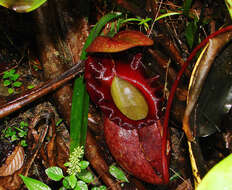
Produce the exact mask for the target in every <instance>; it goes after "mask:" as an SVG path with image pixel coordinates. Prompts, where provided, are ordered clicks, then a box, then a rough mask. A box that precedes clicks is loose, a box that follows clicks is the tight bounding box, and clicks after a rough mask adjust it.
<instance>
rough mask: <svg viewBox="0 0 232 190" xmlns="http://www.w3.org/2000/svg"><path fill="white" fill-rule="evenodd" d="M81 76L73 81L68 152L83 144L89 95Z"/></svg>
mask: <svg viewBox="0 0 232 190" xmlns="http://www.w3.org/2000/svg"><path fill="white" fill-rule="evenodd" d="M83 80H84V79H83V77H80V78H78V79H76V80H75V82H74V89H73V97H72V108H71V119H70V139H71V142H70V152H72V151H73V150H74V148H75V147H77V146H82V145H84V144H85V139H86V132H87V120H88V107H89V97H88V94H87V92H86V89H85V84H84V81H83Z"/></svg>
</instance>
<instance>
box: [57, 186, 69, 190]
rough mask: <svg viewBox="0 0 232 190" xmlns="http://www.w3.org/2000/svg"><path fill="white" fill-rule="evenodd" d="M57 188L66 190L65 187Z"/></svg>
mask: <svg viewBox="0 0 232 190" xmlns="http://www.w3.org/2000/svg"><path fill="white" fill-rule="evenodd" d="M59 190H67V189H66V188H65V187H61V188H59Z"/></svg>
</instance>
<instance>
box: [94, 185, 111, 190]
mask: <svg viewBox="0 0 232 190" xmlns="http://www.w3.org/2000/svg"><path fill="white" fill-rule="evenodd" d="M106 189H107V187H106V186H104V185H101V186H99V187H92V188H91V190H106Z"/></svg>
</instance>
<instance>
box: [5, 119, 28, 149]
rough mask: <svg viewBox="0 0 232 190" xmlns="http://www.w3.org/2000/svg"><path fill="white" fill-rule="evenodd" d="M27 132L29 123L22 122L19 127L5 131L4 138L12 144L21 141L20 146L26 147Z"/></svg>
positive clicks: (8, 128)
mask: <svg viewBox="0 0 232 190" xmlns="http://www.w3.org/2000/svg"><path fill="white" fill-rule="evenodd" d="M27 132H28V123H27V122H25V121H21V122H20V123H19V126H12V127H7V128H6V129H5V130H3V137H4V138H7V139H9V140H10V141H11V142H14V141H16V140H19V141H20V144H21V145H22V146H23V147H26V146H27V143H26V138H27Z"/></svg>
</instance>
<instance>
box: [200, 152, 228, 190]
mask: <svg viewBox="0 0 232 190" xmlns="http://www.w3.org/2000/svg"><path fill="white" fill-rule="evenodd" d="M219 189H223V190H227V189H228V190H229V189H232V154H230V155H229V156H227V157H226V158H225V159H224V160H222V161H221V162H219V163H218V164H216V165H215V166H214V167H213V168H212V169H211V170H210V171H209V172H208V173H207V174H206V175H205V177H204V178H203V180H202V182H201V183H200V185H199V186H198V187H197V188H196V190H219Z"/></svg>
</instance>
